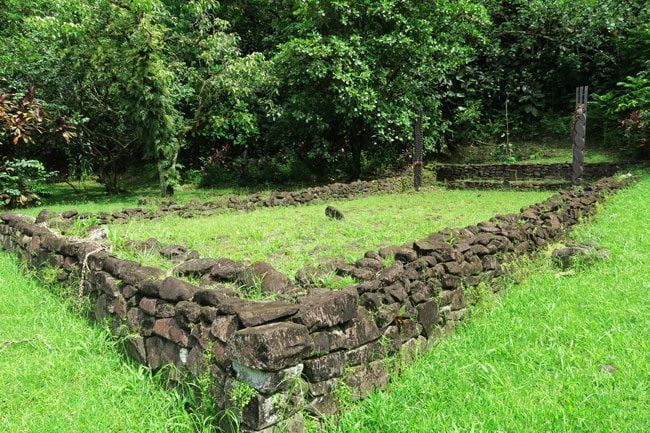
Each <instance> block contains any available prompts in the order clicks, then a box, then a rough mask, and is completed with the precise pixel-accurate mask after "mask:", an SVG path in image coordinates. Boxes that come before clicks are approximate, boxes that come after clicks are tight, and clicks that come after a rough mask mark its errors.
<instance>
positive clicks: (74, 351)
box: [0, 251, 200, 433]
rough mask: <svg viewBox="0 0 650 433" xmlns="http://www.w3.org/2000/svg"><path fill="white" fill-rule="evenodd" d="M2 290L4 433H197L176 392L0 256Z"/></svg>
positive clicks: (0, 405)
mask: <svg viewBox="0 0 650 433" xmlns="http://www.w3.org/2000/svg"><path fill="white" fill-rule="evenodd" d="M0 287H1V288H2V290H0V431H1V432H3V433H30V432H33V433H49V432H51V433H65V432H70V433H79V432H95V433H115V432H134V433H135V432H142V433H145V432H146V433H149V432H178V433H194V432H197V431H200V430H196V429H195V428H194V423H193V422H192V419H191V418H190V415H188V414H187V413H186V412H185V411H184V410H183V404H184V401H183V399H181V398H180V397H179V396H178V394H177V393H175V392H173V391H170V390H167V389H164V387H163V386H161V385H157V384H156V383H155V382H154V381H153V380H152V378H151V375H150V374H149V373H148V372H147V370H145V369H144V368H142V367H135V366H131V365H130V364H129V363H127V362H126V361H125V359H124V358H122V357H121V356H120V355H119V354H118V352H117V351H116V349H115V343H113V342H112V341H113V340H112V337H110V335H109V334H108V332H104V331H102V330H100V329H98V328H97V327H90V326H89V325H88V323H87V322H86V321H85V320H83V319H81V318H80V317H79V316H78V314H76V313H74V312H72V311H71V309H70V308H68V306H67V305H65V304H63V303H62V302H61V301H60V299H59V298H58V297H57V296H55V295H52V294H51V293H50V292H49V291H48V290H47V289H45V288H44V287H43V286H42V285H41V284H39V283H38V282H37V281H36V280H34V279H31V278H29V277H25V276H23V275H22V274H21V269H20V266H19V264H18V260H17V258H16V257H15V256H13V255H10V254H8V253H6V252H1V251H0Z"/></svg>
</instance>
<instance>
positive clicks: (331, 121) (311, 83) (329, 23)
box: [0, 0, 650, 195]
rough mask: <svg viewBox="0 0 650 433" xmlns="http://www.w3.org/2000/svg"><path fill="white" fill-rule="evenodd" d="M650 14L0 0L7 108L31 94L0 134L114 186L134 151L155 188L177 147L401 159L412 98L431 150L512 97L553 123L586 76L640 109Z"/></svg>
mask: <svg viewBox="0 0 650 433" xmlns="http://www.w3.org/2000/svg"><path fill="white" fill-rule="evenodd" d="M649 22H650V11H649V6H648V4H647V2H645V1H643V0H631V1H628V2H620V1H615V0H603V1H595V0H572V1H569V0H551V1H546V0H544V1H543V0H532V1H531V0H526V1H524V0H460V1H452V0H439V1H432V0H418V1H406V0H381V1H371V0H335V1H322V0H281V1H279V2H278V1H274V2H271V1H269V0H237V1H234V0H223V1H221V2H217V1H216V0H190V1H184V2H177V1H171V0H93V1H82V0H48V1H45V0H4V2H3V7H2V9H0V23H2V25H1V26H0V79H1V81H0V95H10V97H9V96H5V97H4V99H3V101H4V102H2V103H1V104H4V105H0V107H5V109H4V113H8V112H9V110H10V108H9V104H10V103H12V104H16V103H18V102H17V101H22V102H21V103H27V102H29V103H34V104H37V106H38V107H39V108H38V109H35V108H34V107H33V109H32V110H23V111H22V113H23V114H22V115H23V116H26V115H27V114H28V113H31V114H30V116H31V117H30V118H29V119H28V120H27V121H23V120H18V123H19V124H20V125H19V126H16V121H15V120H14V121H13V125H9V120H7V119H8V118H7V117H6V115H5V117H2V116H3V115H2V113H3V112H0V119H2V121H3V123H1V124H0V126H1V127H2V129H0V147H1V148H2V154H3V155H4V156H5V157H34V156H38V157H39V159H41V160H43V161H44V162H45V163H46V165H47V166H48V167H50V168H51V169H56V170H59V171H60V172H61V173H63V174H66V175H70V176H80V175H82V174H84V173H94V174H95V175H97V176H98V177H99V179H100V180H101V181H102V182H103V183H104V184H105V185H106V187H107V189H108V190H109V191H118V190H119V189H120V176H121V175H122V174H123V173H124V171H125V170H126V169H128V168H129V167H134V166H135V167H137V166H141V165H142V164H144V163H152V164H154V165H155V166H156V167H157V171H158V177H159V180H160V188H161V193H162V194H163V195H166V194H170V193H173V189H174V186H175V185H176V184H177V183H178V182H179V180H180V176H181V173H180V171H181V170H180V169H179V163H181V165H182V167H184V170H185V171H188V170H192V169H194V170H202V172H203V174H204V175H206V174H207V173H210V172H212V173H217V175H218V176H219V175H221V176H222V177H224V176H242V175H243V176H246V177H247V178H249V179H252V180H255V179H269V178H270V179H271V180H278V179H281V178H286V177H303V178H304V177H308V178H335V177H350V178H356V177H359V176H361V175H363V174H364V173H368V172H373V171H377V170H381V169H384V168H386V167H390V166H393V165H399V164H401V163H403V162H405V161H408V160H409V155H410V149H411V142H412V130H413V127H412V125H413V122H414V119H415V118H416V115H417V113H418V112H419V111H420V110H422V112H423V113H424V118H425V137H426V142H425V147H426V149H427V151H428V152H429V153H430V154H433V153H445V152H446V153H450V152H451V153H453V152H462V149H463V147H464V146H466V145H467V144H472V143H481V142H484V141H488V140H491V139H494V138H495V137H498V135H499V133H500V132H501V131H502V130H503V127H504V125H503V123H504V107H505V104H506V101H508V103H509V107H510V110H511V119H510V120H511V121H512V122H513V126H514V127H515V128H517V127H519V128H521V129H522V130H524V131H525V130H526V128H528V129H529V130H533V131H539V130H540V125H541V127H542V128H541V129H543V128H546V129H548V130H549V131H551V130H552V126H553V124H557V123H558V120H557V119H561V118H562V116H564V115H565V114H568V113H569V112H570V109H571V107H572V98H573V90H574V89H575V87H576V86H578V85H584V84H588V85H589V86H590V87H591V89H592V91H595V92H596V93H597V94H598V95H599V98H600V99H598V101H599V102H600V105H598V104H596V105H595V106H594V107H595V109H596V112H595V113H594V114H595V116H596V117H595V118H596V119H601V120H602V122H601V123H602V124H603V125H605V124H606V123H609V124H610V125H615V124H616V123H618V122H620V121H622V120H625V119H628V120H629V119H630V118H629V116H631V113H633V112H637V115H636V116H637V117H635V119H639V118H640V119H644V118H647V114H645V113H647V112H648V110H649V109H648V104H649V102H648V97H647V89H648V74H649V73H650V72H649V70H648V68H649V63H648V62H647V59H648V58H649V57H650V56H649V54H650V25H649V24H648V23H649ZM618 83H621V84H618ZM630 86H632V87H633V88H630ZM25 89H28V90H27V91H25ZM21 90H22V92H23V93H21ZM630 95H637V96H634V97H631V96H630ZM36 96H37V98H36ZM623 97H627V98H628V100H627V102H626V103H625V104H626V105H625V109H620V107H621V106H622V105H621V101H618V100H615V99H616V98H623ZM607 98H609V99H607ZM630 101H634V103H631V102H630ZM612 106H617V107H619V109H616V110H613V109H612ZM41 107H42V112H47V113H49V114H50V117H51V118H52V119H59V133H58V134H49V133H48V132H51V131H54V130H56V129H57V128H56V127H55V126H53V127H51V128H42V127H41V126H40V122H39V120H38V119H39V118H40V117H39V116H40V113H41V111H39V110H41ZM599 116H600V117H599ZM639 116H640V117H639ZM644 116H645V117H644ZM628 123H629V122H628ZM533 124H534V125H536V126H535V127H534V128H531V125H533ZM62 125H65V129H66V131H67V134H65V135H64V134H61V133H60V132H61V127H62ZM638 125H642V124H641V123H640V121H639V122H638ZM638 125H637V126H638ZM645 125H647V123H646V124H645ZM11 128H13V129H11ZM16 128H18V129H16ZM25 128H26V129H25ZM30 128H33V129H34V132H36V133H30V134H26V135H24V137H28V136H29V140H23V139H20V138H16V137H19V136H20V134H21V131H22V130H23V129H24V130H25V132H30V131H29V129H30ZM39 128H40V129H41V130H39V131H36V130H38V129H39ZM645 128H646V129H645V130H644V131H646V132H644V133H645V134H646V136H647V126H646V127H645ZM614 129H615V128H614ZM628 129H629V128H628ZM641 129H642V128H641ZM17 131H18V132H17ZM39 133H44V134H40V135H39ZM16 134H18V135H16ZM639 137H640V138H639ZM643 137H644V135H643V133H642V134H641V135H640V136H639V135H638V134H637V136H636V138H635V140H636V142H638V141H639V140H641V141H643V140H647V139H646V138H643ZM637 144H638V143H637ZM218 176H217V177H218ZM208 177H209V176H204V178H205V179H207V178H208Z"/></svg>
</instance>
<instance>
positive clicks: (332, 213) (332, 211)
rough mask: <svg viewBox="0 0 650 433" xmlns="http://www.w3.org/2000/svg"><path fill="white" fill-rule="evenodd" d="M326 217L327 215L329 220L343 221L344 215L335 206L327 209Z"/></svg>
mask: <svg viewBox="0 0 650 433" xmlns="http://www.w3.org/2000/svg"><path fill="white" fill-rule="evenodd" d="M325 215H327V217H328V218H332V219H337V220H342V219H343V213H341V211H340V210H338V209H337V208H335V207H334V206H327V207H326V208H325Z"/></svg>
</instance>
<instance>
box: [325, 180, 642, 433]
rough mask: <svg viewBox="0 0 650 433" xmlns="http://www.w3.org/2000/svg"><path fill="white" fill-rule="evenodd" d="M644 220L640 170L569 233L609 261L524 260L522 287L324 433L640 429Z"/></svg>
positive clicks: (480, 313) (632, 432)
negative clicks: (562, 266) (569, 267)
mask: <svg viewBox="0 0 650 433" xmlns="http://www.w3.org/2000/svg"><path fill="white" fill-rule="evenodd" d="M648 215H650V175H648V174H647V173H646V175H645V176H644V178H643V180H642V182H640V183H639V184H636V185H634V186H633V187H631V188H630V189H628V190H625V191H623V192H621V193H619V195H617V196H615V197H613V198H610V200H609V201H608V202H607V204H606V206H605V207H604V209H601V211H600V212H599V214H598V215H597V218H596V219H595V221H594V222H593V223H592V224H588V225H585V226H581V227H579V228H578V229H577V230H576V232H575V238H576V239H578V240H580V241H588V242H595V243H598V244H600V245H602V246H603V247H604V248H606V249H608V250H609V251H610V252H611V256H610V258H608V259H606V260H601V261H599V262H596V263H594V264H591V265H588V266H587V265H585V266H582V267H578V269H577V270H576V271H575V273H573V274H571V273H568V274H567V273H561V272H560V271H559V270H558V269H557V268H555V267H553V266H552V264H551V263H550V260H549V259H540V260H539V261H536V262H534V263H532V264H531V265H530V267H529V268H527V269H528V270H530V271H531V272H532V273H531V274H530V275H529V276H528V278H527V279H526V280H525V281H524V282H523V283H522V284H520V285H516V286H512V287H510V288H509V289H508V291H507V293H506V294H504V295H503V296H501V297H497V298H496V299H495V300H494V302H492V303H491V305H490V306H489V308H484V309H478V310H475V314H474V317H472V318H471V320H470V321H469V322H468V323H467V324H466V325H465V326H463V327H461V328H460V329H459V331H458V332H457V335H456V336H454V337H452V338H448V339H445V340H442V341H441V342H440V343H439V344H438V345H437V346H436V347H434V348H433V350H432V351H430V352H428V353H426V354H425V355H424V356H423V357H422V358H421V359H419V360H418V361H416V362H415V363H414V364H413V365H412V366H408V367H407V368H406V369H405V370H404V371H403V374H402V375H401V376H400V377H399V378H396V380H395V381H394V382H393V383H392V384H391V385H390V387H389V389H388V390H387V391H386V392H381V393H375V394H373V395H372V396H371V397H370V398H368V399H366V400H365V401H362V402H360V403H358V404H355V405H354V406H353V407H350V408H349V410H348V411H347V412H346V414H345V415H344V416H343V419H342V420H340V422H338V421H337V422H336V423H333V425H332V426H331V428H330V431H332V432H346V433H355V432H383V433H391V432H396V433H403V432H432V431H435V432H517V433H520V432H531V433H533V432H535V433H537V432H576V433H577V432H603V433H605V432H626V433H636V432H638V433H647V432H649V431H650V296H649V294H650V226H649V225H648V219H647V218H648ZM533 268H535V270H533ZM607 365H611V366H614V368H615V372H614V373H613V374H612V373H611V372H608V371H606V370H605V368H606V367H605V368H604V367H603V366H607Z"/></svg>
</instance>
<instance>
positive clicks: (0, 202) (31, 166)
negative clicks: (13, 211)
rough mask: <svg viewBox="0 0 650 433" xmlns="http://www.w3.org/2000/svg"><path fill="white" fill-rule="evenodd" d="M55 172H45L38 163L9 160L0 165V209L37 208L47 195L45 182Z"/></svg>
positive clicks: (34, 161) (24, 160) (27, 160)
mask: <svg viewBox="0 0 650 433" xmlns="http://www.w3.org/2000/svg"><path fill="white" fill-rule="evenodd" d="M55 174H56V173H55V172H47V171H46V170H45V167H44V166H43V164H42V163H41V162H40V161H36V160H32V159H20V160H11V161H7V162H6V163H4V165H0V207H7V208H16V207H29V206H38V205H39V204H40V203H41V197H42V196H45V195H47V194H48V191H47V189H46V187H45V182H46V181H47V180H48V179H49V178H51V177H52V176H54V175H55Z"/></svg>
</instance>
